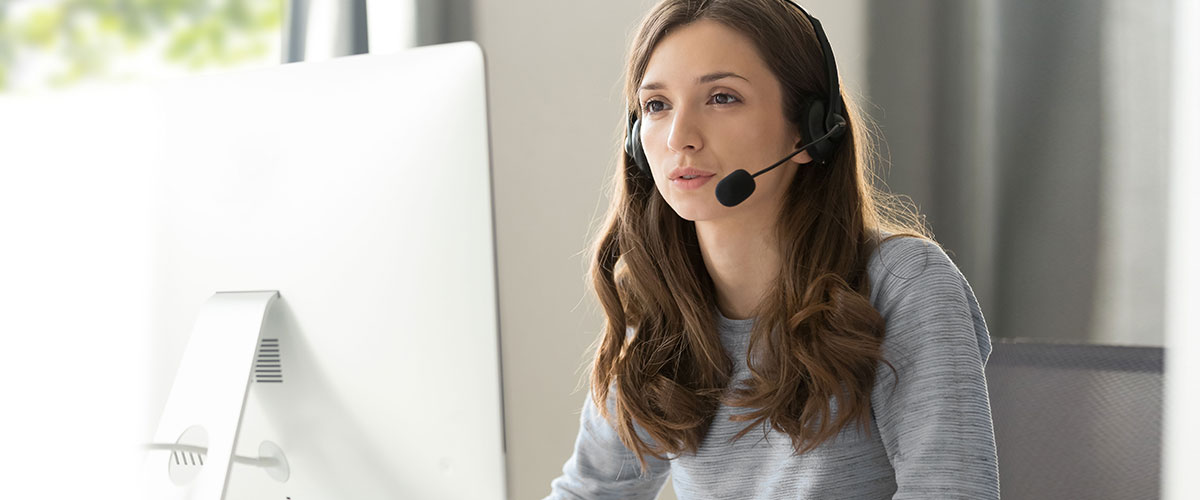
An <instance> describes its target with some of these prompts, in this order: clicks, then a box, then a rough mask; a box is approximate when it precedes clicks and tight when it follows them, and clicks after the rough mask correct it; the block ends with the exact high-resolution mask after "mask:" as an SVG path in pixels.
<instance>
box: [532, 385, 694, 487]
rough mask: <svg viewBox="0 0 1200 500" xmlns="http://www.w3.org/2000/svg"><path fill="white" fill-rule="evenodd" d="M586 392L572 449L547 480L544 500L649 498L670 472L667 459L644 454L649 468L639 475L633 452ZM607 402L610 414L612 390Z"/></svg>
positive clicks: (589, 393)
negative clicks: (559, 471)
mask: <svg viewBox="0 0 1200 500" xmlns="http://www.w3.org/2000/svg"><path fill="white" fill-rule="evenodd" d="M587 392H588V395H587V399H586V400H585V401H584V403H583V412H582V413H581V414H580V417H579V435H578V436H577V437H576V438H575V451H574V453H573V454H572V455H571V458H569V459H568V460H567V463H566V464H565V465H563V469H562V472H563V473H562V475H561V476H559V477H557V478H555V479H554V480H553V481H552V482H551V483H550V496H548V497H546V499H545V500H602V499H603V500H607V499H614V500H616V499H634V500H637V499H645V500H653V499H654V498H656V497H657V496H658V493H659V490H661V489H662V487H663V484H664V483H665V482H666V480H667V476H668V475H669V474H670V472H671V463H670V461H668V460H660V459H657V458H654V457H652V456H648V457H646V465H647V466H648V468H649V470H648V471H647V474H645V475H643V474H642V472H641V467H640V465H639V464H638V461H637V458H636V457H635V456H634V454H633V452H631V451H629V448H627V447H626V446H625V444H624V443H622V442H621V439H620V437H618V435H617V432H616V430H615V429H613V427H612V425H611V424H610V423H609V422H608V421H607V420H605V419H604V417H602V416H601V415H600V412H599V410H598V409H597V408H596V405H595V404H593V403H592V401H593V400H592V395H591V391H590V390H589V391H587ZM607 404H608V408H609V411H610V414H611V411H612V408H613V398H612V391H610V392H609V401H608V402H607ZM643 439H645V436H643Z"/></svg>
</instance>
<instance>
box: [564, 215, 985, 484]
mask: <svg viewBox="0 0 1200 500" xmlns="http://www.w3.org/2000/svg"><path fill="white" fill-rule="evenodd" d="M868 273H869V276H870V280H871V303H872V304H873V305H874V306H875V308H876V310H878V311H879V312H880V314H881V315H882V316H883V318H884V321H885V323H886V329H885V337H884V341H883V355H884V359H886V360H888V361H889V362H891V364H892V365H893V366H894V367H895V369H896V375H897V376H898V377H899V378H898V381H897V379H894V378H893V375H892V372H891V370H890V369H889V368H888V367H887V366H886V365H883V364H882V363H881V364H880V365H879V368H878V370H877V372H876V377H875V385H874V387H873V389H872V393H871V425H870V428H871V429H870V433H869V434H863V433H862V432H860V431H859V429H857V428H856V426H855V425H849V426H847V427H846V428H843V429H842V430H841V432H840V434H838V435H837V436H836V438H834V439H833V440H830V441H826V442H824V443H822V444H821V445H820V446H818V447H817V448H816V449H814V450H812V451H809V452H807V453H804V454H800V455H796V454H795V453H794V452H793V448H792V442H791V440H790V439H789V438H788V436H787V435H786V434H782V433H778V432H776V431H774V430H770V429H769V428H764V429H755V430H753V431H751V432H749V433H747V434H746V435H745V436H743V437H742V438H741V439H739V440H737V441H733V442H730V439H731V438H732V437H733V436H734V435H735V434H737V433H738V431H740V430H742V428H744V427H745V426H746V425H747V422H731V421H729V416H730V415H734V414H739V413H745V412H746V411H747V410H746V409H744V408H735V407H729V406H725V405H722V406H721V407H719V408H718V410H717V412H716V414H715V416H714V417H713V420H712V424H711V425H710V427H709V431H708V433H707V434H706V436H705V438H704V440H703V441H702V443H701V446H700V448H699V450H698V451H697V452H696V453H694V454H693V453H685V454H680V455H673V456H669V457H668V460H658V459H655V458H654V457H647V460H648V463H649V466H650V470H649V473H648V474H645V475H643V474H641V473H640V470H639V467H638V463H637V460H636V459H635V458H634V456H633V454H632V453H631V452H630V451H629V449H628V448H626V447H625V445H624V444H623V443H621V440H620V439H619V438H618V437H617V433H616V432H615V431H614V429H613V427H612V426H611V424H610V423H609V422H608V421H606V420H604V419H603V418H602V417H601V416H600V414H599V411H597V408H596V407H595V405H594V404H593V402H592V399H591V395H590V391H588V392H589V395H588V396H587V398H586V399H585V402H584V404H583V411H582V414H581V416H580V425H579V435H578V437H577V439H576V441H575V450H574V453H573V454H572V455H571V457H570V459H568V460H567V462H566V464H565V465H564V466H563V474H562V475H561V476H559V477H558V478H556V479H554V481H552V482H551V485H550V486H551V493H550V495H549V496H548V497H546V498H547V499H550V500H566V499H588V500H591V499H622V500H630V499H653V498H655V497H657V496H658V493H659V491H660V490H661V489H662V487H663V484H664V483H665V481H666V479H667V477H668V475H669V476H670V477H671V478H672V483H673V485H674V487H675V492H676V495H677V496H678V497H679V498H680V500H693V499H762V500H768V499H770V500H783V499H789V500H792V499H847V500H849V499H921V500H928V499H935V498H962V499H971V500H988V499H998V498H999V476H998V470H997V463H996V443H995V438H994V435H993V431H992V418H991V409H990V406H989V403H988V395H987V385H986V384H985V381H984V371H983V367H984V364H985V363H986V362H987V358H988V354H989V352H990V351H991V341H990V338H989V336H988V331H987V325H986V324H985V322H984V319H983V313H982V312H981V311H980V309H979V304H978V303H977V302H976V300H975V295H974V293H973V291H972V290H971V287H970V285H969V284H968V283H967V281H966V279H965V278H964V277H963V275H962V273H961V272H959V269H958V267H956V266H955V265H954V263H953V262H952V261H951V260H950V258H949V257H948V256H947V255H946V254H945V253H944V252H943V251H942V250H941V249H940V248H939V247H938V246H936V245H935V244H933V243H931V242H928V241H925V240H922V239H917V238H909V237H901V238H896V239H892V240H889V241H886V242H884V243H883V245H882V246H881V247H880V248H879V249H877V250H876V251H875V253H874V254H873V255H872V257H871V259H870V262H869V264H868ZM714 316H715V318H716V321H717V331H718V333H719V334H720V336H721V342H722V344H723V345H724V347H725V349H726V352H727V353H728V355H729V356H730V358H731V359H732V360H733V362H734V367H735V371H734V374H733V376H732V381H731V383H736V382H737V381H738V380H741V379H744V378H745V377H747V376H748V375H749V373H748V370H747V367H746V350H747V346H748V342H749V335H750V330H751V327H752V326H753V323H754V319H753V318H751V319H744V320H734V319H729V318H726V317H725V316H724V315H722V314H721V313H720V311H719V310H717V311H714ZM607 404H608V407H609V409H610V411H611V410H612V405H613V400H612V396H611V395H610V398H609V401H608V402H607ZM834 411H836V407H835V408H834ZM764 430H765V432H764Z"/></svg>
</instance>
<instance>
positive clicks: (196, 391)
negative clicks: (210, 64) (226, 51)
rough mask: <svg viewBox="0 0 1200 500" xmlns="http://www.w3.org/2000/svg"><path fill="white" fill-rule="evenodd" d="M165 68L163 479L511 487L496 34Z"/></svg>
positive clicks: (266, 485) (460, 489)
mask: <svg viewBox="0 0 1200 500" xmlns="http://www.w3.org/2000/svg"><path fill="white" fill-rule="evenodd" d="M150 89H151V91H150V92H148V93H147V95H146V96H145V99H148V100H152V101H154V102H156V103H157V106H156V108H155V109H158V110H160V112H159V113H158V116H159V119H161V122H160V123H159V124H158V127H159V128H158V130H157V132H156V134H157V135H158V139H157V140H158V141H159V142H158V143H157V144H153V145H149V146H147V147H151V148H156V149H160V150H161V151H162V153H163V156H162V157H163V158H164V160H163V161H162V162H161V164H160V165H157V167H156V168H155V169H154V173H155V178H154V180H153V182H152V184H151V185H152V186H153V191H152V196H153V197H154V202H153V206H154V207H155V212H154V215H155V220H154V223H153V233H152V236H153V239H152V241H153V248H154V250H155V251H154V262H153V269H152V271H153V272H152V279H153V287H152V305H153V308H152V310H153V318H152V325H151V326H152V331H153V335H154V339H155V340H154V343H153V345H152V350H153V351H154V352H155V353H156V354H157V356H156V358H155V359H156V361H155V364H154V366H153V367H152V369H151V371H152V372H153V374H154V378H155V380H156V381H157V382H156V383H155V384H156V385H154V387H151V388H150V390H149V393H150V399H151V404H152V407H157V408H159V409H161V415H160V416H159V418H158V420H157V421H158V427H157V429H158V430H157V431H156V432H155V434H154V436H153V437H152V438H151V439H150V441H151V443H150V444H149V445H148V448H149V449H148V450H147V451H146V462H145V469H144V472H145V475H146V481H147V488H148V494H149V495H150V497H152V498H156V499H158V498H189V499H200V498H211V499H213V500H217V499H218V498H220V499H230V500H233V499H255V500H261V499H280V500H283V499H286V498H292V499H296V500H303V499H316V498H353V499H385V498H386V499H393V498H420V499H471V500H486V499H502V498H504V497H505V462H504V457H505V455H504V434H503V430H504V425H503V420H502V415H503V412H502V397H501V382H500V365H499V363H500V355H499V336H498V335H499V326H498V325H499V321H498V314H499V313H498V305H497V285H496V252H495V237H494V224H493V222H494V215H493V202H492V200H493V197H492V183H491V169H490V161H489V145H488V127H487V105H486V89H485V80H484V60H483V54H482V51H481V49H480V48H479V46H478V45H476V44H475V43H472V42H460V43H454V44H447V45H441V46H432V47H422V48H416V49H411V50H407V51H404V52H400V53H394V54H387V55H377V54H371V55H357V56H351V57H343V58H339V59H334V60H329V61H323V62H316V63H296V64H287V65H282V66H279V67H273V68H267V69H262V70H253V71H247V72H239V73H231V74H221V75H211V76H201V77H195V78H188V79H182V80H176V81H171V82H166V83H164V84H162V85H155V86H152V87H150ZM151 156H154V155H151ZM224 471H227V472H224ZM164 495H165V496H164Z"/></svg>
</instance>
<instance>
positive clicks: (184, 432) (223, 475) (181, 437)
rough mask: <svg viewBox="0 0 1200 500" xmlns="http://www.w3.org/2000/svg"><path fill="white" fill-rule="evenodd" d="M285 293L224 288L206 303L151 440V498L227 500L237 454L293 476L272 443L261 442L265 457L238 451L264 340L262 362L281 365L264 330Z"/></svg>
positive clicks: (147, 471)
mask: <svg viewBox="0 0 1200 500" xmlns="http://www.w3.org/2000/svg"><path fill="white" fill-rule="evenodd" d="M278 297H279V292H277V291H254V292H217V293H216V294H214V295H213V296H212V297H210V298H209V299H208V300H207V301H205V302H204V304H203V305H202V306H201V308H200V312H199V314H198V315H197V317H196V323H195V324H194V325H193V327H192V334H191V338H190V339H189V340H188V345H187V350H185V351H184V354H183V360H182V361H181V362H180V364H179V371H178V373H177V374H176V375H175V382H174V385H172V387H171V393H170V394H169V395H168V396H167V405H166V408H165V409H164V410H163V414H162V418H161V419H160V420H159V423H158V430H157V431H156V432H155V433H154V439H153V441H152V442H151V443H150V444H149V445H148V446H147V447H148V448H149V451H148V452H147V455H146V460H145V462H144V465H143V477H144V479H145V485H146V493H147V498H154V499H180V500H182V499H189V500H220V499H221V498H223V497H224V495H225V489H226V486H227V484H228V479H229V472H230V468H231V466H232V463H233V462H235V461H237V462H246V463H251V464H255V465H258V466H261V467H263V468H265V469H266V470H267V473H268V474H270V475H271V476H272V477H275V478H276V479H277V480H282V481H286V480H287V476H288V471H287V460H286V458H285V457H284V456H283V451H282V450H280V449H279V448H278V446H274V445H273V444H272V443H267V442H264V443H263V445H262V446H260V448H259V450H260V454H261V456H260V457H259V458H247V457H237V456H235V455H234V450H235V449H236V446H237V435H238V429H239V427H240V426H241V421H242V412H243V410H244V408H245V404H246V395H247V393H248V391H249V387H250V381H251V375H253V370H254V369H255V353H256V351H258V350H260V345H259V344H260V341H261V343H262V347H261V351H263V352H259V353H258V355H259V359H260V361H265V362H266V363H267V364H265V365H263V364H262V363H260V365H261V366H260V368H259V369H260V370H262V371H274V373H279V371H278V370H279V369H280V364H279V362H278V359H279V347H278V340H277V339H263V338H262V332H263V325H264V322H265V319H266V317H267V313H268V311H269V309H270V307H271V304H273V303H274V302H275V299H276V298H278ZM272 351H273V352H272ZM272 360H274V366H273V367H272V366H271V365H270V363H271V361H272ZM264 366H265V368H264ZM267 376H268V377H270V376H272V375H271V374H268V375H267ZM275 376H278V375H275Z"/></svg>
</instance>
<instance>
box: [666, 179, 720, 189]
mask: <svg viewBox="0 0 1200 500" xmlns="http://www.w3.org/2000/svg"><path fill="white" fill-rule="evenodd" d="M713 177H715V175H705V176H699V177H696V178H695V179H684V178H683V177H676V178H675V179H674V180H672V181H671V184H672V185H674V186H675V187H677V188H679V189H683V190H685V191H687V190H692V189H697V188H699V187H700V186H703V185H705V184H707V183H708V181H709V180H710V179H712V178H713Z"/></svg>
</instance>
